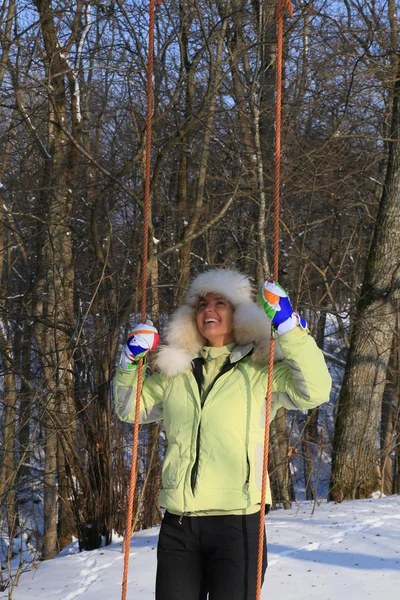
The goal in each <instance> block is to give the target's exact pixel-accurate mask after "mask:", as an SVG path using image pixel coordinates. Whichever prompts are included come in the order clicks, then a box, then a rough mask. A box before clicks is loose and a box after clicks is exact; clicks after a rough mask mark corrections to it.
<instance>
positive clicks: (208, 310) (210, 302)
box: [196, 292, 234, 346]
mask: <svg viewBox="0 0 400 600" xmlns="http://www.w3.org/2000/svg"><path fill="white" fill-rule="evenodd" d="M196 324H197V328H198V330H199V331H200V333H201V335H202V336H203V337H205V338H206V340H207V341H208V345H209V346H226V344H230V343H231V342H233V341H234V337H233V307H232V304H231V303H230V302H228V300H226V299H225V298H224V297H223V296H220V295H219V294H212V293H211V292H210V293H209V294H206V295H205V296H204V297H203V298H200V300H199V303H198V305H197V312H196Z"/></svg>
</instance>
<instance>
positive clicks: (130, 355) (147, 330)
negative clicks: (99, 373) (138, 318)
mask: <svg viewBox="0 0 400 600" xmlns="http://www.w3.org/2000/svg"><path fill="white" fill-rule="evenodd" d="M159 343H160V336H159V335H158V331H157V329H156V328H155V327H154V326H153V323H152V322H151V321H146V323H139V325H136V327H135V328H134V329H133V331H132V332H131V333H130V334H129V336H128V341H127V344H126V346H125V348H124V349H123V351H122V354H121V367H122V368H123V369H135V368H136V365H137V361H138V360H139V358H143V357H144V356H146V354H148V353H149V352H150V351H151V350H155V349H156V348H157V346H158V344H159Z"/></svg>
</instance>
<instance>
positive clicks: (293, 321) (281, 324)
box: [260, 279, 307, 335]
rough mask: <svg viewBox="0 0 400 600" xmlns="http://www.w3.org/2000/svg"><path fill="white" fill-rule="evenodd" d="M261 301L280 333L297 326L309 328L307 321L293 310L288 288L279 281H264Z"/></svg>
mask: <svg viewBox="0 0 400 600" xmlns="http://www.w3.org/2000/svg"><path fill="white" fill-rule="evenodd" d="M260 302H261V305H262V307H263V308H264V310H265V313H266V315H267V316H268V317H269V318H270V319H271V321H272V325H273V328H274V330H275V331H276V333H277V334H278V335H283V334H284V333H287V332H288V331H290V330H291V329H294V328H295V327H297V326H300V327H301V328H302V329H307V323H306V321H305V320H304V319H303V318H302V317H300V316H299V315H298V314H297V313H295V312H293V308H292V305H291V304H290V300H289V296H288V295H287V292H286V290H285V289H284V288H283V287H282V286H281V285H279V283H278V282H277V281H274V280H273V279H267V281H264V283H263V284H262V286H261V290H260Z"/></svg>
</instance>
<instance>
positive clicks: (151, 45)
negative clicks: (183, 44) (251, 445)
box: [121, 0, 293, 600]
mask: <svg viewBox="0 0 400 600" xmlns="http://www.w3.org/2000/svg"><path fill="white" fill-rule="evenodd" d="M156 1H157V4H158V5H160V4H161V2H162V0H156ZM284 3H285V5H286V9H287V11H288V12H289V15H290V16H291V17H293V9H292V4H291V0H278V29H277V59H276V116H275V119H276V126H275V127H276V128H275V177H274V179H275V182H274V240H273V257H274V258H273V277H274V279H275V280H277V279H278V260H279V200H280V167H281V103H282V56H283V4H284ZM154 12H155V0H150V5H149V33H148V63H147V115H146V147H145V177H144V202H143V257H142V300H141V321H142V323H144V322H145V320H146V291H147V289H146V288H147V286H146V284H147V268H148V243H149V216H150V183H151V170H150V166H151V165H150V162H151V121H152V113H153V57H154ZM274 344H275V340H274V337H273V335H271V340H270V353H269V365H268V386H267V394H266V414H265V435H264V458H263V476H262V487H261V510H260V534H259V547H258V565H257V587H256V600H260V597H261V584H262V563H263V545H264V520H265V514H264V510H263V507H264V506H265V499H266V489H267V473H268V448H269V425H270V414H271V400H272V373H273V368H274V358H273V357H274ZM142 378H143V358H141V359H139V364H138V380H137V389H136V408H135V422H134V429H133V447H132V461H131V474H130V482H129V500H128V514H127V518H126V529H125V539H124V571H123V578H122V595H121V600H126V594H127V587H128V569H129V555H130V540H131V535H132V515H133V501H134V496H135V486H136V463H137V451H138V441H139V412H140V396H141V391H142Z"/></svg>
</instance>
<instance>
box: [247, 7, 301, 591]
mask: <svg viewBox="0 0 400 600" xmlns="http://www.w3.org/2000/svg"><path fill="white" fill-rule="evenodd" d="M284 2H285V5H286V9H287V10H288V12H289V14H290V16H291V17H293V10H292V4H291V1H290V0H278V32H277V38H278V39H277V58H276V115H275V120H276V125H275V182H274V183H275V185H274V242H273V252H274V263H273V277H274V279H275V281H277V280H278V261H279V200H280V183H281V106H282V56H283V3H284ZM274 348H275V340H274V336H273V335H272V330H271V340H270V346H269V363H268V385H267V394H266V397H265V401H266V411H265V431H264V460H263V474H262V485H261V510H260V534H259V539H258V564H257V586H256V600H260V598H261V586H262V565H263V554H264V552H263V550H264V521H265V510H264V507H265V500H266V493H267V474H268V449H269V426H270V418H271V402H272V379H273V370H274Z"/></svg>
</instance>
